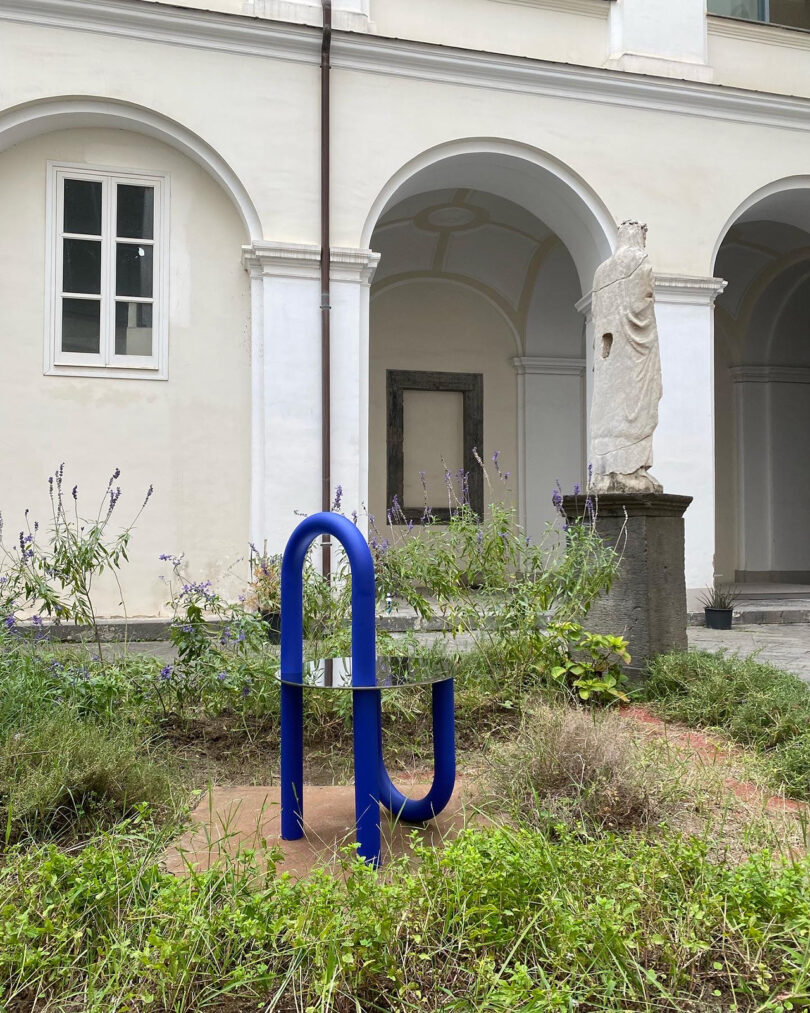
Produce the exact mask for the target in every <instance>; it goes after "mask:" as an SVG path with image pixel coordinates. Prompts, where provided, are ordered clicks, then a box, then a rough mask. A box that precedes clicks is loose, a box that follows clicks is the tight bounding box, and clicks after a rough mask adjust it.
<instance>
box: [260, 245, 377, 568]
mask: <svg viewBox="0 0 810 1013" xmlns="http://www.w3.org/2000/svg"><path fill="white" fill-rule="evenodd" d="M243 260H244V264H245V267H246V268H247V270H248V271H249V273H250V276H251V293H252V313H253V326H252V354H251V365H252V371H253V375H252V391H251V396H252V410H251V419H252V430H253V431H252V433H251V450H252V453H251V462H252V474H251V522H250V531H251V538H252V540H253V541H254V543H255V544H256V545H258V546H261V545H262V544H263V542H264V540H265V539H266V540H267V545H268V549H269V551H271V552H278V551H280V550H281V549H282V548H283V547H284V545H285V544H286V541H287V538H288V537H289V535H290V532H291V531H292V529H293V527H294V526H295V524H296V522H297V519H298V517H299V515H302V514H310V513H314V512H316V511H318V510H320V508H321V414H322V413H321V310H320V306H321V287H320V248H319V247H317V246H310V245H296V244H290V243H271V242H256V243H253V244H252V246H248V247H245V248H244V251H243ZM378 260H379V255H378V254H375V253H372V252H371V251H370V250H350V249H339V248H336V249H333V250H332V320H331V366H332V384H331V389H332V395H331V414H332V433H331V447H332V479H333V481H332V484H333V487H336V486H337V485H341V486H342V487H343V500H342V504H341V508H342V510H343V511H344V512H345V513H347V514H350V513H351V512H352V510H357V511H358V513H360V514H361V515H362V507H363V506H364V505H365V503H366V502H367V498H368V304H369V286H370V282H371V277H372V275H373V273H374V269H375V267H376V265H377V261H378Z"/></svg>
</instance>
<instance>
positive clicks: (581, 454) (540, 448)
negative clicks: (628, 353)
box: [512, 355, 585, 539]
mask: <svg viewBox="0 0 810 1013" xmlns="http://www.w3.org/2000/svg"><path fill="white" fill-rule="evenodd" d="M512 363H513V364H514V367H515V371H516V373H517V379H518V412H519V418H518V456H519V466H520V467H519V470H520V517H521V523H522V524H523V526H524V527H525V529H526V532H527V534H529V535H531V536H532V538H534V539H539V538H540V537H541V535H542V534H543V530H544V528H545V525H546V523H547V522H548V521H549V520H551V519H552V518H553V515H554V511H553V508H552V505H551V495H552V493H553V491H554V483H555V482H556V481H559V482H560V485H561V487H562V490H563V492H564V493H569V492H573V490H574V486H575V485H576V484H578V485H580V486H581V487H584V484H585V483H584V472H585V466H584V462H585V412H584V405H583V400H584V397H585V362H584V360H583V359H578V358H563V357H554V356H534V355H525V356H520V357H519V358H515V359H513V360H512Z"/></svg>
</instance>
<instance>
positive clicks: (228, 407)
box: [0, 100, 259, 615]
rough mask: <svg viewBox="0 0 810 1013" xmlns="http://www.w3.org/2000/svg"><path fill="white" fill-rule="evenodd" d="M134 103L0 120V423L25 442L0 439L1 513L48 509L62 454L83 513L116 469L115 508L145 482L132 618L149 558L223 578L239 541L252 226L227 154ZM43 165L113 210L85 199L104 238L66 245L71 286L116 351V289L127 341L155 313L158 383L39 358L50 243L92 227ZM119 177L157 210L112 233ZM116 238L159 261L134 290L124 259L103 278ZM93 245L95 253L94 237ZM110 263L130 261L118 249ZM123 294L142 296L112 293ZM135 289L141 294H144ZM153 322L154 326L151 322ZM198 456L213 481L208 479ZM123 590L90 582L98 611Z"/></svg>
mask: <svg viewBox="0 0 810 1013" xmlns="http://www.w3.org/2000/svg"><path fill="white" fill-rule="evenodd" d="M78 106H80V107H81V108H77V107H78ZM113 111H114V112H113ZM136 112H137V110H136V108H135V107H131V106H124V107H121V108H119V107H118V106H117V104H116V103H113V102H106V101H101V100H99V101H95V100H65V101H64V102H60V101H56V100H54V101H53V102H45V103H38V104H32V105H30V106H27V107H25V109H24V110H23V109H18V110H16V111H12V113H7V114H5V115H4V116H3V117H0V208H1V209H2V214H3V220H4V221H5V222H6V225H7V228H6V229H5V231H4V235H3V240H2V241H0V265H1V266H2V272H0V305H2V307H3V313H4V329H3V334H2V337H1V338H0V343H1V344H2V354H3V362H4V371H3V376H4V380H5V384H4V386H3V401H4V404H5V406H6V411H7V413H8V417H9V418H15V419H20V420H23V421H24V425H25V427H26V431H27V433H28V436H29V440H30V443H31V445H32V447H35V448H36V450H34V451H33V452H32V453H30V454H26V455H20V454H19V452H18V448H16V447H15V446H14V445H12V444H8V445H7V446H5V447H4V449H3V450H2V452H0V467H3V468H4V469H5V471H4V473H5V474H7V475H13V476H14V481H13V482H10V483H8V484H7V487H6V489H5V490H4V496H3V503H2V508H3V512H4V515H5V516H7V517H9V518H12V517H13V518H16V517H22V516H23V512H24V511H25V510H26V509H28V508H30V510H31V516H32V518H38V519H39V520H40V521H44V519H45V517H47V516H48V514H49V500H48V494H47V482H46V479H47V476H48V474H49V472H52V470H53V468H54V467H55V466H56V465H57V464H59V463H60V462H61V461H65V463H66V468H65V472H66V475H68V474H69V475H70V476H71V478H70V482H71V484H72V483H73V482H75V483H76V484H77V485H78V488H79V493H80V496H81V497H82V498H81V499H80V501H79V508H80V509H83V510H88V509H89V508H90V506H91V503H90V497H91V496H93V497H95V490H96V489H102V490H103V488H104V485H105V483H106V482H107V480H108V478H109V475H110V473H111V472H112V470H113V469H114V468H119V469H120V471H121V475H122V478H121V486H122V488H123V490H124V500H123V502H124V504H127V505H125V506H124V508H123V509H124V510H127V511H128V510H129V509H130V506H131V504H132V502H133V501H134V500H135V499H136V497H139V496H140V497H141V499H142V497H143V493H144V492H145V490H146V489H147V488H148V487H149V485H153V486H154V489H155V493H156V494H155V496H154V498H153V499H152V500H151V501H150V504H149V508H148V509H147V510H146V511H145V512H144V514H143V516H142V518H141V521H140V522H139V524H138V532H137V538H135V539H133V545H132V552H131V555H130V563H129V565H128V566H127V568H126V573H125V574H124V575H123V576H124V578H125V583H124V594H125V602H126V607H127V609H128V610H129V612H130V614H144V615H155V614H160V612H161V610H162V609H163V607H164V606H165V601H166V592H165V586H164V584H163V583H162V582H161V580H160V579H159V570H158V567H157V565H156V560H157V557H158V555H159V554H160V553H166V552H167V551H172V552H176V553H178V554H179V553H180V552H185V553H186V557H187V559H188V560H189V562H190V565H191V566H192V567H195V568H199V572H204V573H206V574H210V575H212V577H213V579H217V578H219V577H220V576H224V575H225V574H227V573H228V568H229V567H230V566H231V565H232V563H233V558H234V552H235V551H237V552H238V551H239V549H240V547H241V546H242V545H245V544H247V542H248V539H249V520H250V514H249V511H250V494H251V489H250V474H251V471H250V445H249V443H248V441H247V440H246V438H245V434H246V432H248V431H249V430H250V424H251V413H250V397H251V345H250V341H249V339H248V336H249V333H250V320H251V317H250V313H251V300H250V280H249V278H248V276H247V275H246V273H245V271H244V268H243V266H242V263H241V250H242V246H243V244H244V243H245V242H246V240H247V239H248V238H249V236H250V235H251V229H253V228H258V227H259V226H258V219H255V220H254V218H255V212H251V210H250V209H251V207H252V205H251V204H250V202H249V200H247V199H246V198H245V195H244V194H241V195H240V192H239V188H238V186H237V189H236V191H234V190H232V189H229V188H228V187H227V186H226V181H225V179H224V175H223V174H226V169H227V167H226V166H225V163H224V162H223V161H222V160H217V158H216V157H215V155H214V153H213V152H212V150H211V149H208V148H206V146H205V145H204V144H203V142H201V141H199V139H195V138H194V135H192V134H190V132H188V131H183V130H182V128H180V127H178V126H177V125H172V124H171V123H169V122H168V121H166V120H165V119H164V118H162V117H159V116H157V114H150V113H148V111H144V113H143V115H144V117H145V121H144V122H141V121H140V120H139V119H138V116H137V115H136ZM108 114H109V115H108ZM158 127H159V128H160V129H158ZM192 148H194V149H196V152H197V154H196V157H195V156H194V155H193V154H192V150H191V149H192ZM54 166H57V167H59V168H60V171H61V170H64V173H65V175H66V176H67V177H70V178H71V179H73V178H79V179H85V180H86V179H91V180H92V181H93V182H92V186H93V188H94V189H96V192H97V193H98V194H105V195H106V208H107V210H109V211H110V212H111V213H110V214H107V215H106V216H105V215H104V213H103V212H99V216H98V221H99V223H100V224H101V226H102V228H107V226H108V225H110V224H111V223H112V226H113V231H111V230H110V229H107V231H106V233H105V234H104V236H103V237H102V240H101V242H98V241H97V239H91V238H87V239H79V240H78V242H77V244H76V245H80V246H81V247H82V248H83V250H84V251H85V254H86V256H85V259H84V261H82V262H80V269H79V268H77V270H76V276H77V277H79V278H80V281H81V285H82V287H80V288H77V291H79V292H82V293H84V294H85V295H86V296H88V300H87V303H88V305H90V306H98V307H99V311H98V319H99V320H105V319H106V320H107V321H108V322H109V323H110V324H112V325H114V327H113V326H111V327H108V330H107V336H108V337H110V338H113V337H114V343H113V342H111V343H110V347H111V348H114V349H115V353H116V355H118V353H119V349H118V340H119V334H118V328H119V316H118V309H119V306H120V305H121V304H122V302H123V306H124V308H125V309H126V311H127V314H131V316H134V317H135V321H134V324H133V325H132V329H131V332H130V333H131V334H132V337H133V338H135V339H138V340H140V339H141V338H142V337H143V335H142V334H139V333H138V331H139V330H140V328H141V326H142V325H143V326H144V327H147V328H148V327H149V325H150V324H153V325H154V323H155V321H156V320H157V319H158V316H159V315H162V317H163V319H164V320H165V322H166V362H167V371H166V376H167V377H168V382H163V381H164V380H165V379H166V377H164V376H162V375H158V374H157V371H156V375H155V377H154V378H153V377H150V376H148V375H146V372H145V370H142V371H141V372H135V371H134V370H133V371H132V372H129V373H128V372H127V371H126V367H127V363H126V361H124V362H123V363H121V362H120V361H119V362H118V364H116V363H115V362H110V360H109V359H108V360H107V361H101V362H95V357H93V358H91V359H89V360H88V363H89V365H88V366H86V365H85V362H83V361H81V358H80V354H76V355H75V356H74V360H73V361H72V363H71V365H70V367H69V368H68V369H65V370H64V372H61V373H56V372H54V371H49V368H48V363H49V362H50V359H49V351H48V350H49V349H50V350H51V351H52V350H53V348H54V347H56V349H57V351H58V350H60V349H61V350H62V351H64V343H63V342H59V341H58V340H57V338H58V337H60V336H61V335H60V334H59V332H58V331H55V330H54V321H55V320H57V319H58V314H59V312H60V308H62V307H63V303H64V301H66V300H67V299H68V298H70V297H69V296H65V295H64V292H63V289H65V288H70V289H71V290H72V289H73V286H72V285H67V284H65V282H64V277H65V272H63V271H59V270H54V269H53V268H52V265H53V264H54V263H56V262H57V261H56V255H55V252H54V251H56V250H60V248H61V251H62V254H63V260H64V259H66V254H65V252H64V250H65V248H64V247H60V244H62V243H63V242H73V241H72V240H67V241H66V240H64V236H63V233H65V232H73V231H76V232H78V233H79V234H81V235H87V236H88V237H90V236H91V235H92V233H93V232H94V231H95V230H94V229H93V228H88V227H86V226H84V222H81V223H80V225H78V226H77V225H75V224H74V225H72V226H71V227H70V228H67V227H66V221H67V211H66V207H67V197H66V194H67V189H66V188H63V189H62V190H61V193H60V191H59V190H58V189H57V186H54V185H52V179H51V171H52V169H53V168H54ZM90 174H92V175H90ZM123 174H126V180H128V181H129V182H128V183H127V182H124V184H123V185H124V187H126V186H129V190H130V193H131V192H132V191H137V190H138V186H139V184H140V183H141V182H142V181H143V180H144V179H151V178H153V177H159V178H160V183H161V187H162V188H163V189H162V195H163V196H165V213H163V211H164V208H163V207H162V208H161V214H160V216H159V217H156V218H154V219H153V221H152V225H151V226H150V227H149V231H148V232H143V233H142V232H128V231H124V229H125V228H126V227H127V226H123V227H122V229H121V231H120V234H119V231H118V222H119V221H121V220H122V216H123V214H124V212H125V210H126V209H125V206H124V205H122V204H121V203H119V196H118V195H120V190H119V191H115V189H114V187H116V186H119V183H120V180H121V179H122V178H123ZM99 180H103V182H98V181H99ZM234 186H236V183H234ZM99 187H101V188H106V189H101V190H99V189H98V188H99ZM60 197H61V199H62V206H61V207H60V204H59V200H60ZM155 202H156V201H155ZM87 207H88V208H90V210H91V211H92V210H93V209H94V208H95V207H98V203H96V202H92V201H88V202H87ZM101 207H102V208H104V207H105V197H102V199H101ZM122 209H123V210H122ZM85 210H87V209H85ZM91 217H92V215H91ZM122 236H124V237H126V236H142V237H143V240H144V242H143V246H142V248H139V246H138V244H137V241H136V243H135V244H134V245H135V250H137V256H138V257H139V258H142V257H143V258H144V263H145V264H147V265H148V264H149V260H150V258H148V257H146V256H145V253H144V251H145V250H147V249H152V248H153V247H154V246H157V245H158V244H160V245H161V246H162V251H161V256H162V262H163V264H165V266H166V270H165V271H158V270H157V269H155V270H154V271H150V270H147V269H144V270H142V271H141V273H139V274H138V275H137V276H136V278H137V284H141V280H142V278H144V277H146V278H147V279H148V282H149V287H148V288H137V289H132V288H130V287H128V286H130V285H132V284H135V282H133V279H132V272H129V273H127V274H125V273H124V270H123V269H122V272H121V274H122V278H123V280H122V284H121V288H122V291H121V292H119V291H118V286H117V284H116V282H113V279H116V281H117V274H116V273H115V272H117V271H118V264H119V248H120V247H121V246H122V245H124V246H125V249H124V251H123V252H124V253H132V252H133V243H132V240H131V239H130V240H127V239H126V238H121V237H122ZM116 237H118V238H116ZM150 242H151V244H152V246H151V247H150ZM102 243H105V245H106V251H101V250H100V249H99V247H100V246H101V245H102ZM93 244H95V245H93ZM105 255H106V257H107V260H104V257H105ZM151 259H152V260H153V262H154V254H153V257H152V258H151ZM120 262H121V263H123V264H124V265H125V266H126V264H127V261H126V259H125V258H124V257H122V258H121V260H120ZM102 265H103V267H102ZM169 268H170V269H169ZM108 280H109V284H108ZM131 295H134V296H135V297H138V298H139V302H137V303H134V304H133V303H131V302H130V301H129V299H128V298H124V299H123V300H122V299H119V296H125V297H129V296H131ZM141 296H146V297H151V300H150V301H148V302H144V299H143V298H140V297H141ZM133 305H135V306H140V305H148V306H149V309H150V315H149V316H148V317H147V316H146V314H145V313H144V314H143V317H141V315H140V312H139V311H137V310H136V311H135V312H134V313H132V312H131V311H132V306H133ZM102 307H104V308H102ZM125 321H126V323H127V328H128V329H129V326H130V324H132V320H131V319H130V318H128V317H126V316H125ZM62 324H63V325H64V318H63V320H62ZM157 330H158V329H157V326H154V332H153V333H154V334H155V335H156V334H157ZM96 334H97V335H98V343H97V345H96V348H95V349H92V351H93V352H94V353H95V352H98V353H100V352H101V350H102V348H103V345H104V341H103V332H102V330H101V324H99V328H98V330H97V331H96ZM126 336H127V338H129V337H130V334H129V333H128V334H127V335H126ZM155 341H156V339H155ZM152 347H154V345H153V346H152ZM44 350H45V355H43V351H44ZM136 350H137V349H136ZM80 352H81V354H83V353H84V349H81V350H80ZM120 359H121V360H124V354H121V355H120ZM108 366H111V368H110V372H109V373H106V374H105V372H104V370H105V369H106V368H107V367H108ZM156 380H157V381H160V382H155V381H156ZM190 420H192V421H190ZM203 461H204V462H205V467H206V468H207V469H209V473H210V474H214V475H216V476H217V481H216V482H214V483H211V482H207V484H206V480H205V478H204V476H203V474H202V473H201V471H200V468H201V464H200V462H203ZM203 492H204V494H203ZM92 509H95V503H93V504H92ZM133 513H134V511H133ZM130 516H131V514H130ZM122 519H123V518H122ZM235 532H237V533H238V534H237V537H236V538H235V537H234V533H235ZM167 546H169V547H170V548H167ZM237 586H238V585H237ZM120 603H121V592H120V591H119V590H118V589H117V588H116V586H115V583H114V581H113V580H112V579H109V580H103V581H102V582H101V583H100V584H99V586H98V596H97V598H96V605H97V607H98V608H99V609H100V610H101V613H102V614H105V613H106V614H109V615H118V614H120V611H121V604H120Z"/></svg>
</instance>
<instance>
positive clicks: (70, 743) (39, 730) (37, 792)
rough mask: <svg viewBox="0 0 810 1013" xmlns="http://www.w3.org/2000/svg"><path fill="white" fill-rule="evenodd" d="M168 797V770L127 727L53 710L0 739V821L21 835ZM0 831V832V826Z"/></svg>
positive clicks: (76, 824) (73, 825) (111, 815)
mask: <svg viewBox="0 0 810 1013" xmlns="http://www.w3.org/2000/svg"><path fill="white" fill-rule="evenodd" d="M171 800H172V770H171V765H170V764H169V763H168V762H167V757H166V756H157V755H155V754H154V751H153V750H151V749H150V748H149V747H148V746H147V745H146V744H145V743H144V741H143V736H142V735H139V734H138V732H137V731H136V730H135V729H134V728H131V727H128V726H126V725H119V726H118V727H116V728H110V727H108V726H104V725H101V724H98V723H96V722H87V721H82V720H81V719H80V718H79V717H78V716H77V715H76V713H75V712H72V711H70V710H68V709H63V710H61V711H55V712H54V713H53V714H50V715H48V716H44V717H41V718H39V719H38V720H35V721H33V722H31V723H29V724H28V725H27V726H24V727H23V728H21V729H20V730H18V731H6V734H5V735H4V736H3V737H2V740H0V828H4V831H5V838H6V843H8V841H9V840H15V839H16V838H18V837H21V836H26V835H27V836H32V837H37V838H41V837H43V836H49V835H54V834H56V835H59V834H71V835H72V834H75V833H76V832H78V831H79V830H80V829H81V828H82V827H87V826H93V825H95V824H97V823H98V822H110V821H117V820H119V819H120V818H121V817H122V816H124V815H126V814H127V813H128V812H131V811H133V810H134V809H135V807H136V806H138V805H140V804H143V803H148V804H149V805H150V806H151V807H153V808H155V809H161V808H165V807H167V806H169V805H170V803H171ZM0 832H2V831H0Z"/></svg>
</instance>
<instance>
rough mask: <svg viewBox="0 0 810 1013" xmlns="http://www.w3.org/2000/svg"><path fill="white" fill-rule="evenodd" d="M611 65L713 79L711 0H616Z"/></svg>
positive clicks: (641, 71) (612, 15)
mask: <svg viewBox="0 0 810 1013" xmlns="http://www.w3.org/2000/svg"><path fill="white" fill-rule="evenodd" d="M608 25H609V27H608V33H609V59H608V61H607V66H608V67H611V68H614V69H617V70H626V71H629V72H630V73H633V74H655V75H658V76H662V77H676V78H681V79H686V80H691V81H705V82H709V81H711V80H712V70H711V68H710V67H709V66H708V63H707V59H708V38H707V24H706V0H614V2H613V3H611V5H610V19H609V23H608Z"/></svg>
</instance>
